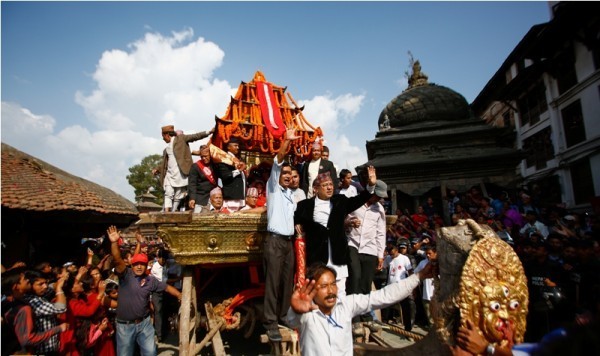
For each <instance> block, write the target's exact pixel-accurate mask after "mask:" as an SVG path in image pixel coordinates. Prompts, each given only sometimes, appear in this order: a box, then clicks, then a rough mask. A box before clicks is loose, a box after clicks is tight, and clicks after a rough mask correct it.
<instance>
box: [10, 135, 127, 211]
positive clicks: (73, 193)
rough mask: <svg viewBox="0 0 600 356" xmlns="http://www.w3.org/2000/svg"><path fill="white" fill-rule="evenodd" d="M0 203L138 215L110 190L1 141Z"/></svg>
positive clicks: (22, 207) (44, 208)
mask: <svg viewBox="0 0 600 356" xmlns="http://www.w3.org/2000/svg"><path fill="white" fill-rule="evenodd" d="M1 192H2V206H3V207H5V208H10V209H23V210H29V211H67V210H76V211H90V212H98V213H102V214H124V215H138V211H137V209H136V207H135V204H134V203H132V202H130V201H129V200H127V199H126V198H125V197H123V196H121V195H119V194H117V193H115V192H113V191H112V190H110V189H108V188H105V187H102V186H100V185H98V184H96V183H92V182H90V181H88V180H85V179H83V178H79V177H77V176H74V175H72V174H69V173H67V172H65V171H63V170H61V169H59V168H57V167H54V166H52V165H50V164H48V163H46V162H44V161H42V160H39V159H37V158H35V157H33V156H30V155H28V154H26V153H24V152H21V151H19V150H17V149H16V148H14V147H11V146H9V145H7V144H5V143H2V191H1Z"/></svg>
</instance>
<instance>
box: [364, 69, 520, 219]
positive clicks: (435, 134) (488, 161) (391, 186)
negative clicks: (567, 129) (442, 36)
mask: <svg viewBox="0 0 600 356" xmlns="http://www.w3.org/2000/svg"><path fill="white" fill-rule="evenodd" d="M466 80H468V79H466ZM408 84H409V85H408V88H407V89H406V90H404V91H403V92H402V93H400V95H398V96H397V97H395V98H394V99H392V101H390V102H389V103H388V104H387V105H386V106H385V108H384V109H383V111H382V112H381V114H380V116H379V121H378V127H379V131H378V132H377V134H376V136H375V139H373V140H371V141H367V145H366V146H367V155H368V158H369V161H368V162H366V163H365V164H363V165H361V166H359V167H357V172H358V171H361V170H362V169H363V168H364V167H366V166H368V165H373V166H374V167H375V168H377V177H378V178H380V179H382V180H383V181H384V182H386V183H387V184H388V190H389V196H390V198H391V203H392V206H391V209H392V211H391V213H392V214H394V213H395V211H396V209H397V208H400V209H402V210H404V209H409V210H411V211H415V209H416V207H417V205H419V204H422V203H424V200H425V198H426V197H427V196H431V197H432V198H433V199H434V201H435V202H436V203H437V205H438V206H441V207H444V208H445V207H446V205H447V204H442V201H443V200H444V198H445V197H446V192H447V190H449V189H455V190H457V191H459V192H461V191H466V190H468V189H470V188H472V187H474V186H476V187H478V188H479V189H480V190H481V191H482V192H483V193H484V194H486V187H489V186H495V187H507V186H514V184H515V182H516V181H517V173H516V166H517V164H518V162H519V161H520V160H521V159H522V155H521V153H520V152H519V151H518V150H517V149H515V148H514V142H515V134H514V132H513V131H512V130H511V129H506V128H497V127H492V126H490V125H488V124H486V123H485V122H484V121H483V120H481V119H480V118H478V117H475V116H474V115H473V113H472V111H471V108H470V106H469V104H468V103H467V101H466V99H465V98H464V97H463V96H462V95H461V94H459V93H457V92H455V91H454V90H452V89H449V88H447V87H444V86H441V85H436V84H433V83H429V82H428V77H427V76H426V75H425V74H424V73H422V72H421V66H420V64H419V61H415V62H413V64H412V73H411V74H410V76H409V78H408ZM444 215H446V216H445V217H444V218H445V219H447V218H448V217H447V212H446V211H445V214H444ZM446 221H448V220H446Z"/></svg>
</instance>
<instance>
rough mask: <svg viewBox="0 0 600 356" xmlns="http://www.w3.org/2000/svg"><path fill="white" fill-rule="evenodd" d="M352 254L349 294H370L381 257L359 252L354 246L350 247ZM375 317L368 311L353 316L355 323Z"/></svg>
mask: <svg viewBox="0 0 600 356" xmlns="http://www.w3.org/2000/svg"><path fill="white" fill-rule="evenodd" d="M348 250H349V256H350V264H349V265H348V274H349V277H350V278H349V283H348V284H349V285H348V286H347V289H346V291H347V294H369V293H371V284H372V283H373V277H374V276H375V272H377V265H378V263H379V259H378V258H377V256H373V255H367V254H365V253H358V250H357V249H356V248H354V247H350V248H348ZM371 320H373V317H372V316H371V313H366V314H363V315H360V316H355V317H354V318H352V322H353V323H357V322H359V321H371Z"/></svg>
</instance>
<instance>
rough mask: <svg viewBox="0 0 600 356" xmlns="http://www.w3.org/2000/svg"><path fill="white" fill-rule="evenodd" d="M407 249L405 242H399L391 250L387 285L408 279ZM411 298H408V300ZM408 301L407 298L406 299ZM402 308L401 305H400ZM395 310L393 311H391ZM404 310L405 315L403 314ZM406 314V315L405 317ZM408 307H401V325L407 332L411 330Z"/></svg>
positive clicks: (410, 266)
mask: <svg viewBox="0 0 600 356" xmlns="http://www.w3.org/2000/svg"><path fill="white" fill-rule="evenodd" d="M407 249H408V243H407V242H404V241H403V242H401V243H400V244H399V245H398V246H393V247H392V250H391V256H392V260H391V261H390V264H389V268H388V284H392V283H398V282H400V281H401V280H404V279H406V278H408V277H409V276H410V275H411V274H412V272H413V266H412V263H411V262H410V259H409V258H408V256H406V255H404V254H403V253H402V252H404V253H406V250H407ZM410 297H411V296H409V298H410ZM406 299H408V298H406ZM400 307H402V305H400ZM392 310H395V309H392ZM405 310H406V313H405ZM405 314H406V315H405ZM410 314H411V313H410V308H409V307H402V319H403V320H402V324H403V325H404V328H405V329H406V330H407V331H410V330H411V329H412V323H411V319H412V318H411V315H410Z"/></svg>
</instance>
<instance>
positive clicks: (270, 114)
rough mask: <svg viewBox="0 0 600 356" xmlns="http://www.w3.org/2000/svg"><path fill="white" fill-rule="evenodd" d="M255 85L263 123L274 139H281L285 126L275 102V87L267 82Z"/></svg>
mask: <svg viewBox="0 0 600 356" xmlns="http://www.w3.org/2000/svg"><path fill="white" fill-rule="evenodd" d="M255 84H256V94H257V95H258V101H259V103H260V112H261V113H262V118H263V122H264V123H265V126H267V130H269V132H270V133H271V135H273V137H275V138H281V137H282V136H283V134H284V133H285V125H284V123H283V120H282V119H281V111H279V106H278V105H277V101H275V94H274V93H273V87H272V86H271V84H270V83H265V82H255Z"/></svg>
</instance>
